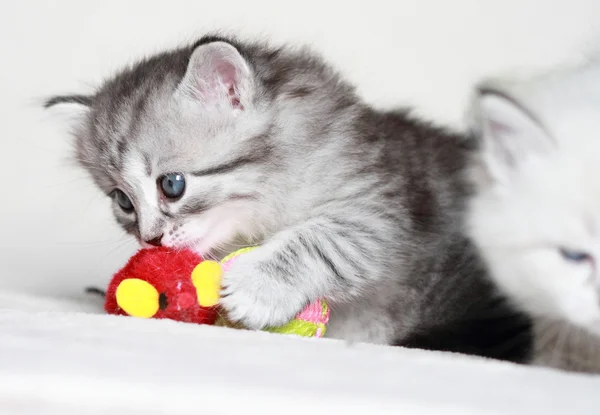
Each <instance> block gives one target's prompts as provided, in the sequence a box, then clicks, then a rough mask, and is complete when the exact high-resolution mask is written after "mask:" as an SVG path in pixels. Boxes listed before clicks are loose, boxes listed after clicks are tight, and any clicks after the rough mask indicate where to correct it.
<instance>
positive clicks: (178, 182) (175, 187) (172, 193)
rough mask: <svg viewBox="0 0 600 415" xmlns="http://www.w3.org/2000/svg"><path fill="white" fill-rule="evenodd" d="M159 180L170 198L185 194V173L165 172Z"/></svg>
mask: <svg viewBox="0 0 600 415" xmlns="http://www.w3.org/2000/svg"><path fill="white" fill-rule="evenodd" d="M158 180H159V185H160V188H161V190H162V192H163V193H164V195H165V196H166V197H168V198H169V199H177V198H180V197H181V195H183V192H184V191H185V177H183V174H179V173H171V174H165V175H164V176H162V177H161V178H160V179H158Z"/></svg>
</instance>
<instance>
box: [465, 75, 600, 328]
mask: <svg viewBox="0 0 600 415" xmlns="http://www.w3.org/2000/svg"><path fill="white" fill-rule="evenodd" d="M475 104H476V105H475V114H476V120H477V121H476V123H475V125H476V128H477V134H479V135H480V136H481V137H482V142H481V146H482V147H481V151H480V157H479V159H478V160H477V163H475V164H476V165H475V171H474V172H473V173H474V174H473V178H474V180H475V182H476V189H477V190H476V194H475V196H474V197H473V199H472V200H471V203H470V207H469V226H470V232H471V235H472V236H473V238H474V240H475V241H476V243H477V245H478V246H479V248H480V250H481V252H482V254H483V256H484V258H485V260H486V261H487V263H488V265H489V267H490V269H491V272H492V274H493V277H494V279H495V281H496V282H497V284H498V285H499V286H500V287H501V288H502V289H503V290H504V291H505V292H506V293H508V294H509V295H510V296H511V297H512V298H513V299H514V300H515V301H516V302H517V304H519V305H520V306H522V307H523V308H524V309H525V310H527V311H529V312H530V313H532V314H533V315H536V316H541V317H544V318H551V319H556V320H564V321H568V322H570V323H574V324H575V325H577V326H579V327H583V328H585V329H586V330H589V331H590V332H592V333H595V334H599V335H600V270H599V269H598V266H599V261H600V66H593V65H589V66H586V67H581V68H578V69H576V70H569V71H563V72H561V73H554V74H552V75H549V76H546V77H543V78H538V79H537V80H535V81H529V82H521V83H516V84H512V85H508V86H507V85H504V86H498V84H497V83H496V84H494V83H491V82H490V83H488V84H486V85H483V86H482V87H481V88H480V91H479V94H478V96H477V99H476V102H475Z"/></svg>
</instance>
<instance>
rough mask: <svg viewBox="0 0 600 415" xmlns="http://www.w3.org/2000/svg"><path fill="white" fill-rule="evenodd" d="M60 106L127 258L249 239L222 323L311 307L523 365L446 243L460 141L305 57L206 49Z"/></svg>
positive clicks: (491, 301) (515, 323)
mask: <svg viewBox="0 0 600 415" xmlns="http://www.w3.org/2000/svg"><path fill="white" fill-rule="evenodd" d="M63 103H75V104H78V105H80V106H81V107H83V115H82V119H81V123H80V126H79V127H78V128H77V130H76V132H75V136H76V149H77V157H78V160H79V161H80V163H81V164H82V165H83V167H85V168H86V169H87V170H88V171H89V172H90V173H91V175H92V177H93V179H94V181H95V183H96V184H97V185H98V186H99V187H100V188H101V189H102V190H103V191H104V192H105V193H106V194H107V195H109V196H110V197H112V198H113V200H114V203H113V209H114V214H115V216H116V218H117V221H118V222H119V223H120V224H121V225H122V226H123V228H124V229H125V231H127V232H129V233H131V234H133V235H135V236H136V237H137V238H138V239H139V240H140V242H141V243H142V245H144V246H149V245H164V246H169V247H181V248H192V249H194V250H196V251H197V252H199V253H200V254H202V255H206V256H220V255H222V254H223V252H227V251H228V250H231V249H234V248H237V247H239V246H241V245H248V244H262V246H261V247H260V248H259V249H257V250H255V251H253V252H252V253H250V254H248V255H247V256H245V257H243V258H241V259H240V260H239V261H238V262H236V263H235V265H234V266H233V267H232V268H231V270H230V271H229V272H228V273H227V275H225V276H224V280H223V284H224V288H223V292H222V294H223V299H222V305H223V307H224V308H225V309H226V310H227V311H228V313H229V316H230V317H231V318H233V319H234V320H238V321H240V322H242V323H244V324H245V325H247V326H249V327H251V328H256V329H258V328H263V327H265V326H273V325H279V324H282V323H285V322H286V321H288V320H289V319H291V318H293V316H294V315H295V314H296V313H297V312H298V311H300V310H301V309H302V308H303V307H304V306H305V305H306V304H307V303H309V302H311V301H314V300H315V299H317V298H320V297H325V298H327V299H328V300H329V302H330V304H331V309H332V314H331V322H330V325H329V327H328V331H327V335H328V336H329V337H334V338H340V339H347V340H353V341H367V342H374V343H383V344H390V343H396V344H401V345H407V346H413V347H426V348H437V349H445V350H455V351H463V352H468V353H475V354H482V355H486V356H493V357H499V358H507V359H511V360H523V359H525V358H526V357H527V356H528V348H529V342H530V336H529V322H528V320H526V319H524V318H523V317H522V316H520V315H518V314H516V313H514V311H513V310H512V309H510V308H508V307H507V306H505V305H504V304H503V303H502V300H501V299H500V298H498V297H496V295H495V292H494V290H493V288H492V287H491V286H490V285H489V283H488V282H487V281H486V279H485V278H483V277H484V274H485V273H484V271H483V268H481V265H480V262H479V260H478V258H477V257H476V256H475V255H474V253H473V250H472V249H471V245H470V243H469V242H468V241H467V239H465V238H464V237H463V236H462V235H461V228H462V223H461V222H462V218H461V214H460V212H462V211H463V201H464V199H465V196H466V194H467V192H468V187H467V184H466V182H465V181H464V180H463V170H464V167H465V164H466V161H467V159H468V158H469V157H470V154H471V152H472V150H473V145H472V144H473V143H472V142H470V141H469V140H467V139H465V138H463V137H461V136H459V135H454V134H451V133H448V132H446V131H444V130H442V129H439V128H436V127H433V126H431V125H429V124H428V123H424V122H420V121H417V120H414V119H412V118H410V117H409V116H407V115H406V113H405V112H401V111H392V112H384V111H377V110H374V109H373V108H370V107H369V106H367V105H366V104H365V103H364V102H363V101H362V100H361V99H360V98H359V97H358V96H357V95H356V94H355V92H354V88H353V87H352V86H351V85H349V84H348V83H346V82H345V81H344V80H343V79H341V78H340V76H339V75H338V74H337V73H336V72H335V71H334V70H332V68H330V67H329V66H328V65H326V64H325V63H324V62H323V61H322V60H321V59H320V58H319V57H317V56H315V55H314V54H312V53H310V52H309V51H307V50H293V49H290V48H286V47H279V48H273V47H269V46H265V45H262V44H251V43H242V42H238V41H235V40H232V39H225V38H220V37H205V38H203V39H201V40H200V41H198V42H196V43H195V44H194V45H191V46H189V47H184V48H181V49H177V50H173V51H168V52H165V53H162V54H159V55H156V56H153V57H151V58H149V59H145V60H143V61H141V62H139V63H137V64H136V65H134V66H132V67H131V68H129V69H126V70H124V71H122V72H120V73H118V74H116V75H115V76H114V77H112V78H111V79H109V80H108V81H107V82H105V83H104V84H103V85H102V86H101V87H100V88H99V89H98V90H97V92H96V93H95V94H94V95H93V96H81V95H74V96H57V97H54V98H52V99H50V100H49V101H48V102H47V106H53V105H56V104H63ZM507 341H508V343H507Z"/></svg>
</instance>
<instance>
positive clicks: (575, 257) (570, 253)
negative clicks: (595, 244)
mask: <svg viewBox="0 0 600 415" xmlns="http://www.w3.org/2000/svg"><path fill="white" fill-rule="evenodd" d="M560 254H561V255H562V257H563V258H564V259H566V260H567V261H570V262H585V261H589V260H590V259H591V258H592V257H591V255H590V254H588V253H587V252H583V251H577V250H572V249H567V248H560Z"/></svg>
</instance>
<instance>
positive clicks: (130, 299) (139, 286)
mask: <svg viewBox="0 0 600 415" xmlns="http://www.w3.org/2000/svg"><path fill="white" fill-rule="evenodd" d="M115 295H116V297H117V304H119V307H121V308H122V309H123V311H125V312H126V313H127V314H129V315H130V316H133V317H141V318H151V317H152V316H154V314H156V312H157V311H158V308H159V301H158V297H159V294H158V291H156V288H154V287H153V286H152V284H150V283H149V282H146V281H144V280H140V279H138V278H128V279H126V280H123V281H121V283H120V284H119V286H118V287H117V291H116V293H115Z"/></svg>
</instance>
